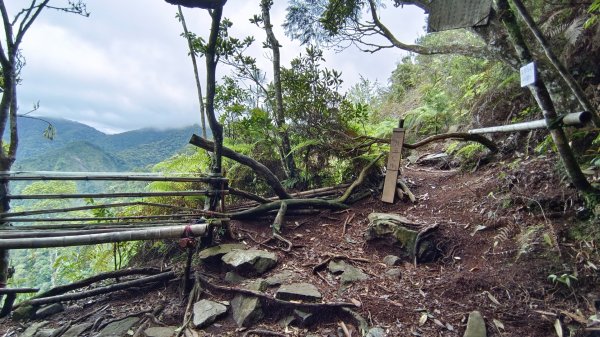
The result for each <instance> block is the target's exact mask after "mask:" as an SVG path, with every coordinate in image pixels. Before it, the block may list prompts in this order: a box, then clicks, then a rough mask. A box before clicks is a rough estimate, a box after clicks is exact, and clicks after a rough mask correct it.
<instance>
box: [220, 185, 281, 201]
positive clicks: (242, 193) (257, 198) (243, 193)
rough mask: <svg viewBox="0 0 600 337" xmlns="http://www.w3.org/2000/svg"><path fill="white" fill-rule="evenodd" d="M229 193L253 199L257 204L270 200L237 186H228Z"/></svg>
mask: <svg viewBox="0 0 600 337" xmlns="http://www.w3.org/2000/svg"><path fill="white" fill-rule="evenodd" d="M229 194H231V195H237V196H238V197H244V198H246V199H250V200H254V201H256V202H258V203H259V204H266V203H268V202H270V201H271V200H269V199H266V198H263V197H261V196H260V195H256V194H254V193H250V192H248V191H244V190H238V189H237V188H233V187H229Z"/></svg>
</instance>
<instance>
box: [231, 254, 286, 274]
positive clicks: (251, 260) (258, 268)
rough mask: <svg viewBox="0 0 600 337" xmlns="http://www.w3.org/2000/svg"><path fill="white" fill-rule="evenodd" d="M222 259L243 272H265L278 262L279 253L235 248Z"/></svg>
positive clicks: (239, 271) (237, 270)
mask: <svg viewBox="0 0 600 337" xmlns="http://www.w3.org/2000/svg"><path fill="white" fill-rule="evenodd" d="M221 261H223V263H225V264H226V265H228V266H229V267H231V268H233V269H234V270H235V271H236V272H238V273H242V274H246V273H248V274H258V275H260V274H263V273H264V272H266V271H267V270H269V269H271V268H273V267H275V265H276V264H277V255H275V253H271V252H267V251H264V250H255V249H248V250H233V251H231V252H229V253H227V254H225V255H223V257H221Z"/></svg>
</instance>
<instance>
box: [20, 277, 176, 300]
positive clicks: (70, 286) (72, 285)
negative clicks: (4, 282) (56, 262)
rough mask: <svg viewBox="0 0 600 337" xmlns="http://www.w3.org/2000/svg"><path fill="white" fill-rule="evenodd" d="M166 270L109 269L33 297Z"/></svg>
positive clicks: (53, 294)
mask: <svg viewBox="0 0 600 337" xmlns="http://www.w3.org/2000/svg"><path fill="white" fill-rule="evenodd" d="M165 271H169V270H160V269H158V268H137V269H121V270H115V271H109V272H106V273H102V274H98V275H94V276H92V277H88V278H86V279H83V280H81V281H77V282H73V283H70V284H65V285H62V286H58V287H54V288H52V289H50V290H48V291H46V292H43V293H41V294H39V295H38V296H35V297H34V298H32V300H34V299H37V298H44V297H51V296H56V295H60V294H64V293H66V292H68V291H72V290H76V289H80V288H83V287H87V286H89V285H91V284H94V283H96V282H100V281H104V280H108V279H112V278H114V279H117V278H120V277H125V276H131V275H156V274H160V273H162V272H165ZM23 303H26V302H23ZM23 303H19V304H17V305H15V309H16V308H18V307H19V306H21V305H22V304H23Z"/></svg>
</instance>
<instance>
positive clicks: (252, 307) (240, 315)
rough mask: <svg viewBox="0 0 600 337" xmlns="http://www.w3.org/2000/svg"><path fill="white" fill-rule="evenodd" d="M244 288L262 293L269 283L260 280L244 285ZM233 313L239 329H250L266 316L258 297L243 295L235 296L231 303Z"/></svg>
mask: <svg viewBox="0 0 600 337" xmlns="http://www.w3.org/2000/svg"><path fill="white" fill-rule="evenodd" d="M243 288H245V289H249V290H254V291H261V292H262V291H264V290H265V289H266V288H267V282H265V280H262V279H258V280H254V281H252V282H250V283H248V284H247V285H244V286H243ZM231 312H232V315H233V320H234V321H235V323H236V324H237V325H238V326H239V327H250V326H252V325H254V324H255V323H257V322H258V321H260V320H261V319H262V318H263V317H264V316H265V314H264V312H263V310H262V305H261V303H260V300H259V298H258V297H256V296H247V295H241V294H237V295H235V297H234V298H233V300H232V301H231Z"/></svg>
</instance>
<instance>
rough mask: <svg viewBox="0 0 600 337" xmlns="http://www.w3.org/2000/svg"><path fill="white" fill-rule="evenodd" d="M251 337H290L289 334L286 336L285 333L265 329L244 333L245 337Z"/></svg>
mask: <svg viewBox="0 0 600 337" xmlns="http://www.w3.org/2000/svg"><path fill="white" fill-rule="evenodd" d="M251 335H259V336H280V337H287V336H288V334H285V333H281V332H276V331H271V330H264V329H252V330H248V331H246V332H245V333H244V337H249V336H251Z"/></svg>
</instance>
